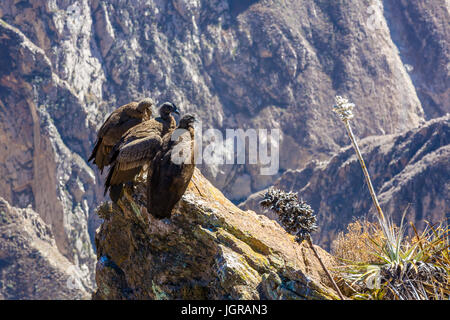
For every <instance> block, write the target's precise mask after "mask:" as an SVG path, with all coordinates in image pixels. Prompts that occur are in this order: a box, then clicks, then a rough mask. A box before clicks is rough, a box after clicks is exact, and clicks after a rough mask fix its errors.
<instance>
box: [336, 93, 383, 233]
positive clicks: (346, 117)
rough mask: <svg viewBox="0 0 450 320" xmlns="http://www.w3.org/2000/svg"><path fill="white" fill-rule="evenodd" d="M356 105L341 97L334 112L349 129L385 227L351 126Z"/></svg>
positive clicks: (381, 218) (374, 202) (338, 98)
mask: <svg viewBox="0 0 450 320" xmlns="http://www.w3.org/2000/svg"><path fill="white" fill-rule="evenodd" d="M354 107H355V105H354V104H353V103H350V102H349V101H348V99H346V98H343V97H341V96H337V97H336V105H335V106H333V111H334V112H336V113H337V114H338V116H339V118H340V119H341V120H342V122H343V123H344V125H345V129H347V133H348V135H349V137H350V140H351V141H352V145H353V148H354V149H355V152H356V155H357V157H358V160H359V163H360V164H361V168H362V170H363V173H364V177H365V179H366V183H367V186H368V188H369V191H370V195H371V197H372V201H373V204H374V205H375V208H376V209H377V213H378V216H379V218H380V220H381V221H382V224H383V225H386V218H385V217H384V214H383V210H381V207H380V203H379V202H378V198H377V195H376V193H375V190H374V188H373V185H372V180H371V179H370V176H369V171H368V170H367V167H366V164H365V162H364V159H363V157H362V154H361V151H360V150H359V146H358V143H357V142H356V138H355V135H354V134H353V131H352V127H351V126H350V120H351V119H353V108H354Z"/></svg>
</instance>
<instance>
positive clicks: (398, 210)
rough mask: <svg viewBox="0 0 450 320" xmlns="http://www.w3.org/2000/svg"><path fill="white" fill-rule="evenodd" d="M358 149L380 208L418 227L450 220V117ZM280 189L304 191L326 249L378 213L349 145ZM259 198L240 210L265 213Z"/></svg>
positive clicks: (286, 178) (291, 176)
mask: <svg viewBox="0 0 450 320" xmlns="http://www.w3.org/2000/svg"><path fill="white" fill-rule="evenodd" d="M359 145H360V148H361V152H362V155H363V157H364V161H365V162H366V166H367V168H368V170H369V173H370V175H371V178H372V182H373V185H374V188H375V190H376V192H377V194H378V198H379V201H380V205H381V208H382V209H383V211H384V213H385V214H386V215H387V216H390V217H392V218H393V219H394V221H395V222H396V223H397V224H399V223H400V220H401V217H402V215H403V213H404V212H405V211H406V216H405V219H406V221H411V222H414V224H415V225H416V227H417V228H418V229H423V228H424V227H425V221H429V222H432V223H439V222H444V221H445V219H448V218H449V217H450V216H449V211H448V210H449V208H450V200H449V198H448V194H449V190H450V182H449V181H450V160H449V159H450V115H447V116H445V117H442V118H438V119H435V120H431V121H429V122H427V123H425V124H424V125H423V126H421V127H419V128H417V129H414V130H411V131H408V132H405V133H403V134H400V135H388V136H382V137H368V138H365V139H362V140H361V141H360V142H359ZM275 186H276V187H278V188H281V189H283V190H293V191H296V192H299V195H300V196H301V197H302V198H303V199H304V200H306V201H307V202H308V203H309V204H310V205H311V207H312V208H313V209H314V210H315V211H316V213H317V221H318V225H319V232H318V234H317V235H316V237H315V240H316V241H317V243H319V244H320V245H322V246H324V247H325V248H329V246H330V243H331V241H332V240H333V239H334V238H335V237H336V235H337V233H338V232H339V231H343V230H345V228H346V226H347V225H348V223H350V222H351V221H352V220H353V219H355V218H360V217H362V216H364V215H366V214H368V213H369V212H371V211H373V212H374V210H375V209H374V207H373V204H372V200H371V197H370V194H369V190H368V188H367V186H366V185H365V182H364V175H363V173H362V170H361V167H360V165H359V162H358V160H357V158H356V155H355V152H354V150H353V148H352V147H350V146H349V147H347V148H344V149H342V150H341V151H340V152H339V153H337V154H336V155H334V156H333V157H332V158H331V159H330V160H329V161H327V162H317V161H313V162H311V163H309V164H308V165H307V166H306V168H304V169H302V170H290V171H287V172H286V173H284V174H283V175H282V176H281V177H280V179H279V180H277V182H276V183H275ZM260 199H261V193H256V194H254V195H252V197H250V198H249V199H248V200H247V201H246V202H244V203H242V204H241V205H240V207H241V208H246V209H253V210H255V211H257V212H262V213H264V211H262V210H261V208H260V207H259V205H258V203H259V201H260ZM266 214H267V215H269V216H270V217H271V218H273V219H276V217H274V216H272V215H271V214H270V213H266Z"/></svg>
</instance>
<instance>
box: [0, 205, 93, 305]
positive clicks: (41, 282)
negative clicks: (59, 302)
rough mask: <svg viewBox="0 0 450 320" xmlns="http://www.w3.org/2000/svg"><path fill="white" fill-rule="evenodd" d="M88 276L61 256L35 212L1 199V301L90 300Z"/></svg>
mask: <svg viewBox="0 0 450 320" xmlns="http://www.w3.org/2000/svg"><path fill="white" fill-rule="evenodd" d="M89 275H90V273H89V270H87V269H84V270H82V269H79V268H78V267H77V266H76V265H74V264H73V263H71V262H70V261H69V260H67V258H65V257H64V256H63V255H61V253H60V252H59V250H58V248H57V247H56V242H55V239H54V237H53V235H52V232H51V229H50V226H49V225H47V224H45V223H44V222H43V221H42V219H41V217H40V216H39V215H38V214H37V213H36V212H35V211H33V210H32V209H31V208H28V209H19V208H15V207H12V206H10V205H9V204H8V202H6V201H5V200H4V199H3V198H0V300H3V299H14V300H17V299H19V300H21V299H39V300H42V299H88V298H89V296H90V292H91V291H92V283H91V280H90V278H89Z"/></svg>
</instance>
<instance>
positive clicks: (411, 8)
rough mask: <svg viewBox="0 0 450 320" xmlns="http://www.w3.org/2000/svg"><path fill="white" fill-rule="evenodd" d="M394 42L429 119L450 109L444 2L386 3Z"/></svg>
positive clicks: (447, 14)
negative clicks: (407, 68)
mask: <svg viewBox="0 0 450 320" xmlns="http://www.w3.org/2000/svg"><path fill="white" fill-rule="evenodd" d="M383 2H384V5H385V16H386V17H387V20H388V22H389V23H388V25H389V29H390V30H391V36H392V39H393V40H394V42H395V43H396V44H397V47H398V48H399V51H400V55H401V57H402V60H403V62H404V63H405V64H407V65H409V69H410V72H409V73H410V77H411V79H412V81H413V84H414V86H415V88H416V91H417V95H418V97H419V99H420V101H421V102H422V106H423V109H424V111H425V116H426V118H427V119H431V118H436V117H439V116H442V115H444V114H445V113H447V112H449V110H450V77H449V75H450V47H449V35H448V27H449V23H448V21H450V11H449V6H448V2H447V1H444V0H438V1H433V0H421V1H405V0H402V1H396V0H390V1H383Z"/></svg>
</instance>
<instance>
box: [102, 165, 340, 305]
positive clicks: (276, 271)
mask: <svg viewBox="0 0 450 320" xmlns="http://www.w3.org/2000/svg"><path fill="white" fill-rule="evenodd" d="M145 187H146V183H145V181H141V182H138V183H137V184H136V185H135V186H134V188H133V190H131V189H127V191H126V192H125V193H124V194H123V195H122V197H121V198H120V199H119V201H118V203H117V204H115V203H111V202H107V203H104V204H103V205H101V206H100V207H99V208H98V214H99V215H100V216H101V217H102V218H103V219H104V222H103V224H102V225H101V226H100V228H99V229H98V230H97V235H96V245H97V257H98V262H97V268H96V271H97V274H96V281H97V286H98V289H97V291H96V292H95V293H94V294H93V298H94V299H334V298H336V297H337V295H336V293H335V291H334V290H333V289H331V288H330V284H329V281H328V280H327V278H326V275H325V274H324V272H323V271H322V269H321V268H320V265H319V262H318V261H317V260H316V259H315V257H314V255H313V253H312V251H311V249H310V248H308V247H307V246H304V245H299V244H297V243H296V242H295V241H294V237H293V236H291V235H289V234H288V233H286V232H285V231H284V230H283V228H282V227H281V226H279V225H278V224H277V223H276V222H274V221H271V220H270V219H268V218H266V217H264V216H262V215H258V214H256V213H255V212H253V211H242V210H240V209H239V208H237V207H236V206H235V205H233V204H232V203H231V202H230V201H229V200H228V199H226V198H225V197H224V196H223V194H222V193H221V192H220V191H219V190H217V189H216V188H215V187H213V186H212V184H211V183H210V182H209V181H208V180H207V179H206V178H204V177H203V176H202V174H201V173H200V171H199V170H197V169H196V170H195V172H194V176H193V178H192V180H191V182H190V184H189V187H188V189H187V191H186V193H185V194H184V195H183V197H182V199H181V200H180V202H179V203H178V204H177V205H176V207H175V209H174V210H173V213H172V217H171V219H170V220H169V219H164V220H157V219H154V218H153V217H152V216H151V215H149V214H147V210H146V198H145V194H146V193H145ZM161 196H162V197H163V195H161ZM317 250H318V251H319V254H320V256H321V258H322V259H323V260H324V261H325V263H326V264H327V265H328V266H329V267H330V268H332V265H333V258H332V257H331V256H330V255H329V254H327V253H326V252H325V251H324V250H322V249H320V248H317Z"/></svg>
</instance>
